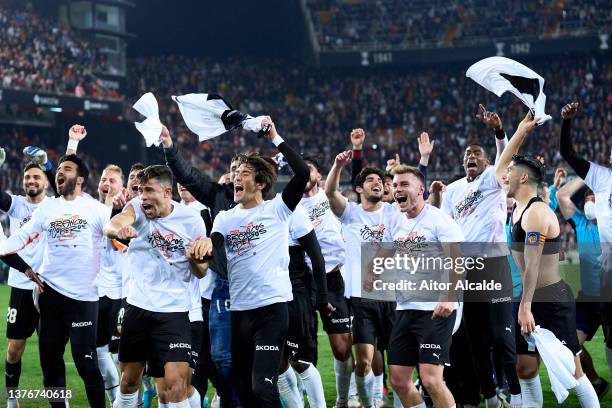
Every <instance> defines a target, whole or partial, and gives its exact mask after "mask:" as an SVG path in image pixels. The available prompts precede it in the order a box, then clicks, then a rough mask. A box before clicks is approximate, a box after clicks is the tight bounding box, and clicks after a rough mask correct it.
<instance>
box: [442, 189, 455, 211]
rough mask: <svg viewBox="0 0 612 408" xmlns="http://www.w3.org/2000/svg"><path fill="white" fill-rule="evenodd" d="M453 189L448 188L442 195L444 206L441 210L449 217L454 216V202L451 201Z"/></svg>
mask: <svg viewBox="0 0 612 408" xmlns="http://www.w3.org/2000/svg"><path fill="white" fill-rule="evenodd" d="M451 201H452V199H451V190H448V189H447V190H446V193H444V196H443V197H442V208H441V210H442V211H443V212H444V213H445V214H447V215H448V216H449V217H451V218H453V203H452V202H451Z"/></svg>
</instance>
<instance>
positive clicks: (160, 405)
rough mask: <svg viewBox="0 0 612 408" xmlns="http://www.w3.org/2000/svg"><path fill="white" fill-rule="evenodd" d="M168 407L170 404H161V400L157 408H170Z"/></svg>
mask: <svg viewBox="0 0 612 408" xmlns="http://www.w3.org/2000/svg"><path fill="white" fill-rule="evenodd" d="M168 406H169V405H168V404H165V403H163V402H160V401H159V399H158V400H157V408H168Z"/></svg>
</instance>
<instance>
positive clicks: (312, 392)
mask: <svg viewBox="0 0 612 408" xmlns="http://www.w3.org/2000/svg"><path fill="white" fill-rule="evenodd" d="M298 377H299V378H300V379H301V380H302V384H303V385H304V389H305V390H306V395H307V396H308V403H309V404H310V407H311V408H325V406H326V405H325V393H324V392H323V381H321V374H320V373H319V370H317V368H316V367H315V366H313V365H312V364H311V365H310V366H308V369H307V370H306V371H304V372H303V373H299V374H298Z"/></svg>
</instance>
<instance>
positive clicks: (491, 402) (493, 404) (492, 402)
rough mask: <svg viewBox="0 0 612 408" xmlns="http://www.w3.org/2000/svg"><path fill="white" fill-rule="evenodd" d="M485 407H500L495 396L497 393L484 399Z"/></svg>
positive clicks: (499, 402)
mask: <svg viewBox="0 0 612 408" xmlns="http://www.w3.org/2000/svg"><path fill="white" fill-rule="evenodd" d="M485 404H486V406H487V408H498V407H501V401H500V400H499V398H497V395H494V396H492V397H491V398H487V399H486V401H485Z"/></svg>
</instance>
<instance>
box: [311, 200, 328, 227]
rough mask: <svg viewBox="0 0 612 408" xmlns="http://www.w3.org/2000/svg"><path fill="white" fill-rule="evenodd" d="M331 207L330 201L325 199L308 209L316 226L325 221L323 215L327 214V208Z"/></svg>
mask: <svg viewBox="0 0 612 408" xmlns="http://www.w3.org/2000/svg"><path fill="white" fill-rule="evenodd" d="M329 208H330V207H329V201H328V200H325V201H323V202H321V203H318V204H317V205H315V206H314V207H312V208H311V209H310V210H309V211H308V217H309V218H310V221H311V222H312V225H313V226H314V227H315V228H316V227H317V226H319V225H320V224H321V222H322V221H323V219H322V217H323V216H324V215H325V213H326V212H327V210H329Z"/></svg>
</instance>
